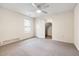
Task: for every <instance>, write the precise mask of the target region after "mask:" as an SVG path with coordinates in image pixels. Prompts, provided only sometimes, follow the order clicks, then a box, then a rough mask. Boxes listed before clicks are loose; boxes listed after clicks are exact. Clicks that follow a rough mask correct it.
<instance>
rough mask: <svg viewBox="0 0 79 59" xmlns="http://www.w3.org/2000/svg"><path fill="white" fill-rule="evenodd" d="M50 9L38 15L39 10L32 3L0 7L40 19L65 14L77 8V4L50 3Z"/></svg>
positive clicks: (45, 9)
mask: <svg viewBox="0 0 79 59" xmlns="http://www.w3.org/2000/svg"><path fill="white" fill-rule="evenodd" d="M48 5H49V7H48V8H44V9H43V10H44V11H46V12H47V14H44V13H36V10H37V8H35V7H33V6H32V3H1V4H0V6H1V7H4V8H7V9H10V10H12V11H16V12H18V13H21V14H24V15H27V16H30V17H39V16H44V15H48V14H55V13H60V12H65V11H69V10H72V9H73V8H74V6H75V3H48Z"/></svg>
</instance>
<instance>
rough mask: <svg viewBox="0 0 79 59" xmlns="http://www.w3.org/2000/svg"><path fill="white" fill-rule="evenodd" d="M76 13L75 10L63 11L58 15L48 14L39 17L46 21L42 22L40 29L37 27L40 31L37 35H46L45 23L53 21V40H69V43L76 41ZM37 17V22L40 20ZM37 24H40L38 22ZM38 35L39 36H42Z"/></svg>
mask: <svg viewBox="0 0 79 59" xmlns="http://www.w3.org/2000/svg"><path fill="white" fill-rule="evenodd" d="M73 17H74V14H73V11H68V12H63V13H60V14H56V15H50V16H46V17H44V18H38V19H39V20H40V21H43V22H44V23H40V26H38V27H39V28H40V29H37V31H39V32H38V33H37V34H36V35H38V34H40V32H43V34H42V33H41V34H40V35H42V36H44V34H45V23H49V22H50V23H52V37H53V39H52V40H57V41H62V42H67V43H73V42H74V18H73ZM38 19H37V22H38ZM36 25H39V23H37V24H36ZM40 35H38V36H40Z"/></svg>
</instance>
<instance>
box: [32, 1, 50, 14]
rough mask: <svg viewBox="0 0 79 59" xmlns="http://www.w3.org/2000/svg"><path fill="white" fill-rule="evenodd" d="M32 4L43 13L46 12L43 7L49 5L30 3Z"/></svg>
mask: <svg viewBox="0 0 79 59" xmlns="http://www.w3.org/2000/svg"><path fill="white" fill-rule="evenodd" d="M32 6H33V7H34V8H36V9H38V11H39V12H43V13H44V14H47V13H48V12H46V11H45V10H44V9H45V8H47V7H49V5H48V4H46V3H32Z"/></svg>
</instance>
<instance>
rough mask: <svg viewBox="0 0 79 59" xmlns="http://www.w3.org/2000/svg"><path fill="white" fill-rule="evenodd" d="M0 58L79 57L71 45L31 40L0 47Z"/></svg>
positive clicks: (46, 40)
mask: <svg viewBox="0 0 79 59" xmlns="http://www.w3.org/2000/svg"><path fill="white" fill-rule="evenodd" d="M0 55H1V56H79V51H77V49H76V48H75V46H74V45H73V44H68V43H62V42H58V41H53V40H48V39H38V38H32V39H28V40H23V41H19V42H16V43H12V44H8V45H5V46H2V47H0Z"/></svg>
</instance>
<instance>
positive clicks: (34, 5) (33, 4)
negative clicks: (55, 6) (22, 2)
mask: <svg viewBox="0 0 79 59" xmlns="http://www.w3.org/2000/svg"><path fill="white" fill-rule="evenodd" d="M32 6H33V7H35V8H37V9H39V10H40V11H42V12H43V13H45V14H47V12H46V11H44V10H41V9H40V8H38V6H37V5H36V4H35V3H32Z"/></svg>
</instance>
